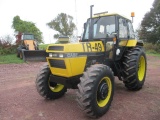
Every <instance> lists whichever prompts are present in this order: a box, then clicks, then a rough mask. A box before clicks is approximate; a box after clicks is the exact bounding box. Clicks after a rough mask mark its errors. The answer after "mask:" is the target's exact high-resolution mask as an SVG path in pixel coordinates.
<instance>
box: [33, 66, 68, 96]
mask: <svg viewBox="0 0 160 120" xmlns="http://www.w3.org/2000/svg"><path fill="white" fill-rule="evenodd" d="M50 75H51V71H50V69H49V66H48V64H45V65H44V66H43V67H42V68H41V70H40V72H39V74H38V75H37V79H36V88H37V91H38V93H39V94H40V95H41V96H42V97H44V98H46V99H57V98H60V97H61V96H63V95H64V94H65V92H66V91H67V88H66V87H65V86H64V85H61V84H57V83H55V82H51V81H50Z"/></svg>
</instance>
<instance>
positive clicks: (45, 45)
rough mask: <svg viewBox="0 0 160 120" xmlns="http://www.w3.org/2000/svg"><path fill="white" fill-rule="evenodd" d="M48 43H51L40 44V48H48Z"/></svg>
mask: <svg viewBox="0 0 160 120" xmlns="http://www.w3.org/2000/svg"><path fill="white" fill-rule="evenodd" d="M48 45H49V44H41V45H39V49H40V50H46V48H47V46H48Z"/></svg>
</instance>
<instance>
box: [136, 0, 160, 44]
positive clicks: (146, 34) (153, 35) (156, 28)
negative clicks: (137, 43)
mask: <svg viewBox="0 0 160 120" xmlns="http://www.w3.org/2000/svg"><path fill="white" fill-rule="evenodd" d="M138 35H139V37H140V39H143V40H145V41H147V42H151V43H154V44H155V43H156V42H157V41H158V40H160V0H154V2H153V5H152V8H151V9H150V11H149V12H147V13H146V14H145V16H144V18H143V20H142V22H141V27H140V29H139V32H138Z"/></svg>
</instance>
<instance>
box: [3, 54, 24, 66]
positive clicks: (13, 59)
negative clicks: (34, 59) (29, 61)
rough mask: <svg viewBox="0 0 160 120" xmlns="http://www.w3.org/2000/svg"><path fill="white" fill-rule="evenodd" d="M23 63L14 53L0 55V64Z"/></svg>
mask: <svg viewBox="0 0 160 120" xmlns="http://www.w3.org/2000/svg"><path fill="white" fill-rule="evenodd" d="M10 63H24V61H23V60H22V59H20V58H18V57H17V56H16V54H9V55H0V64H10Z"/></svg>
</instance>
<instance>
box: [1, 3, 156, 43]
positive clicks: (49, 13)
mask: <svg viewBox="0 0 160 120" xmlns="http://www.w3.org/2000/svg"><path fill="white" fill-rule="evenodd" d="M153 1H154V0H0V37H2V36H5V35H11V36H14V34H15V33H14V30H13V29H12V28H11V26H12V21H13V17H14V16H16V15H18V16H20V18H21V19H22V20H25V21H31V22H33V23H35V24H36V26H37V27H38V28H39V29H40V30H41V32H42V33H43V40H44V42H45V43H46V44H48V43H54V42H55V41H56V40H55V39H54V38H53V35H54V34H55V33H56V32H55V31H54V30H52V29H50V28H49V27H48V26H47V25H46V23H48V22H50V21H51V20H53V19H54V18H55V17H56V16H57V15H58V14H59V13H62V12H63V13H66V14H69V15H71V16H73V17H74V22H75V23H76V25H77V28H78V35H81V34H82V30H83V23H84V22H86V20H87V18H89V17H90V5H94V7H93V14H94V13H99V12H105V11H108V12H109V13H119V14H121V15H124V16H126V17H128V18H130V19H131V17H130V15H131V12H135V17H134V23H133V26H134V29H137V28H138V26H139V24H140V22H141V20H142V19H143V17H144V15H145V13H146V12H149V11H150V8H151V7H152V4H153Z"/></svg>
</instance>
